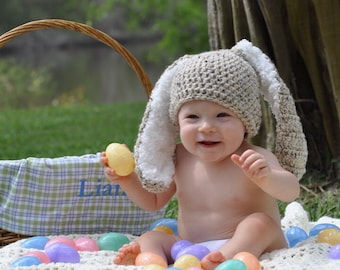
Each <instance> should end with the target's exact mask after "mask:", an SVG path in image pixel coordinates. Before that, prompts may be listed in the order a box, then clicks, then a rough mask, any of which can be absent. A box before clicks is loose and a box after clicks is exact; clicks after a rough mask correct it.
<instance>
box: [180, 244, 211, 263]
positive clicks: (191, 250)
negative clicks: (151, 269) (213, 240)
mask: <svg viewBox="0 0 340 270" xmlns="http://www.w3.org/2000/svg"><path fill="white" fill-rule="evenodd" d="M209 252H210V250H209V249H208V248H207V247H205V246H203V245H191V246H188V247H185V248H183V249H181V250H180V251H179V252H178V253H177V256H176V260H177V258H179V257H181V256H183V255H186V254H191V255H194V256H195V257H196V258H197V259H199V260H202V259H203V258H204V257H205V256H206V255H208V253H209Z"/></svg>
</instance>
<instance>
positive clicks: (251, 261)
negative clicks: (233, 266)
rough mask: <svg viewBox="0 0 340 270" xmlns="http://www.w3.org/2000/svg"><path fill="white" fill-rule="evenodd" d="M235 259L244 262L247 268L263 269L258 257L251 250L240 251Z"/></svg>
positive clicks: (248, 269) (251, 269)
mask: <svg viewBox="0 0 340 270" xmlns="http://www.w3.org/2000/svg"><path fill="white" fill-rule="evenodd" d="M233 259H236V260H240V261H242V262H244V264H245V265H246V266H247V270H261V265H260V262H259V260H258V258H257V257H256V256H255V255H253V254H251V253H249V252H245V251H244V252H239V253H237V254H236V255H235V256H234V258H233Z"/></svg>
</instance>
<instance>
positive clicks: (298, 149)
mask: <svg viewBox="0 0 340 270" xmlns="http://www.w3.org/2000/svg"><path fill="white" fill-rule="evenodd" d="M231 50H232V51H233V52H235V53H236V54H238V55H239V56H241V57H242V58H243V59H245V60H246V61H247V62H248V63H249V64H250V65H251V66H252V67H253V68H254V70H255V71H256V72H257V74H258V75H259V78H260V84H261V85H260V92H261V93H262V95H263V96H264V98H265V100H266V101H267V102H268V103H269V105H270V108H271V111H272V113H273V114H274V116H275V119H276V141H275V154H276V156H277V158H278V160H279V162H280V164H281V165H282V167H283V168H285V169H286V170H288V171H290V172H292V173H294V174H295V175H296V176H297V177H298V179H300V178H301V177H302V176H303V174H304V173H305V171H306V169H305V166H306V162H307V155H308V151H307V143H306V139H305V135H304V133H303V130H302V125H301V122H300V118H299V117H298V115H297V113H296V108H295V104H294V100H293V97H292V96H291V93H290V91H289V89H288V87H287V86H286V85H285V83H284V82H283V80H282V79H281V78H280V76H279V74H278V71H277V69H276V67H275V65H274V64H273V62H272V61H271V60H270V59H269V57H268V56H267V55H265V54H264V53H263V52H262V51H261V50H260V49H259V48H257V47H255V46H253V45H252V44H251V43H250V42H249V41H247V40H241V41H240V42H238V43H237V44H236V45H235V46H234V47H233V48H232V49H231Z"/></svg>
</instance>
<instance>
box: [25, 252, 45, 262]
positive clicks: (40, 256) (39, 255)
mask: <svg viewBox="0 0 340 270" xmlns="http://www.w3.org/2000/svg"><path fill="white" fill-rule="evenodd" d="M25 256H34V257H37V258H38V259H39V260H40V261H41V262H42V263H50V262H51V260H50V258H49V257H48V256H47V255H46V254H45V253H44V252H42V251H30V252H28V253H27V254H25Z"/></svg>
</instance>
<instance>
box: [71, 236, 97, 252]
mask: <svg viewBox="0 0 340 270" xmlns="http://www.w3.org/2000/svg"><path fill="white" fill-rule="evenodd" d="M74 243H75V244H76V246H77V250H79V251H92V252H94V251H98V250H99V247H98V244H97V242H96V241H95V240H93V239H91V238H89V237H80V238H78V239H76V240H75V241H74Z"/></svg>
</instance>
